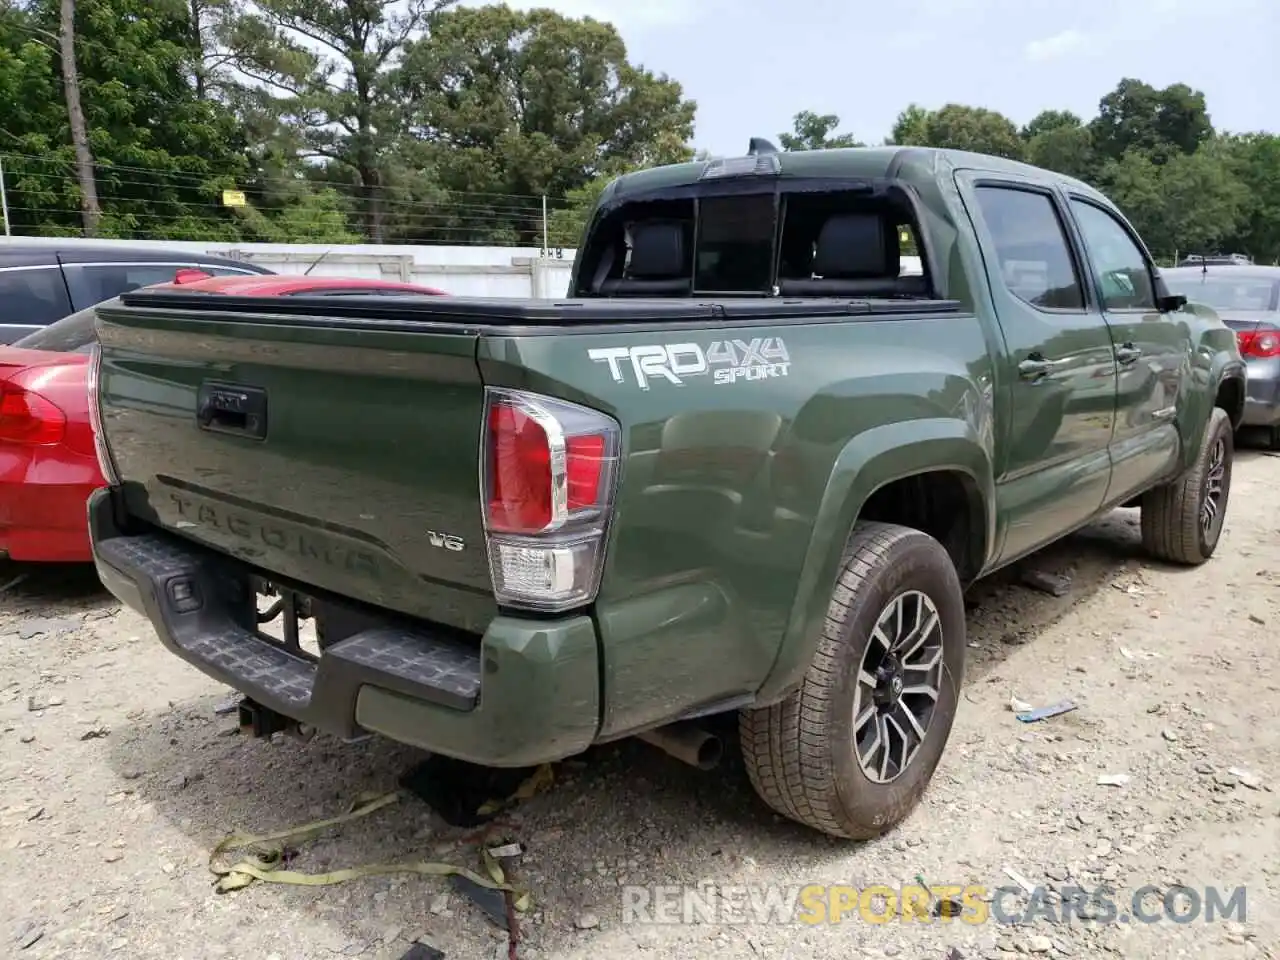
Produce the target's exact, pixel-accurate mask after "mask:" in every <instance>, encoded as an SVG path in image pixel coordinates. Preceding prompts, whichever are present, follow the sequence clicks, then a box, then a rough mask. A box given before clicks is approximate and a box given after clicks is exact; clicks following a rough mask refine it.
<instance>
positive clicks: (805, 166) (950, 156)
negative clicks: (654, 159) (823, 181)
mask: <svg viewBox="0 0 1280 960" xmlns="http://www.w3.org/2000/svg"><path fill="white" fill-rule="evenodd" d="M774 156H776V157H777V158H778V163H779V167H780V173H781V176H782V177H784V178H786V177H794V178H823V177H831V178H850V179H869V180H878V179H892V178H897V177H902V178H904V179H907V180H910V179H912V176H911V175H910V173H907V172H906V168H907V166H908V164H910V165H911V166H913V167H916V168H917V169H920V170H921V173H922V174H923V173H925V172H927V175H928V176H929V177H931V178H932V177H936V176H937V175H938V174H940V173H944V172H947V171H950V170H957V169H970V170H975V169H976V170H985V171H988V172H991V173H1006V174H1012V175H1014V176H1019V177H1028V178H1031V179H1034V180H1039V181H1041V182H1050V183H1058V184H1061V185H1062V186H1069V187H1071V188H1072V189H1073V190H1075V191H1077V192H1079V193H1083V194H1086V195H1088V196H1091V197H1094V198H1096V199H1100V200H1105V199H1106V198H1105V197H1103V195H1102V194H1100V193H1098V191H1097V190H1095V189H1094V188H1093V187H1090V186H1089V185H1088V184H1086V183H1084V182H1083V181H1081V180H1077V179H1075V178H1074V177H1068V176H1066V175H1064V174H1061V173H1055V172H1054V171H1052V170H1046V169H1044V168H1043V167H1033V166H1031V165H1030V164H1028V163H1022V162H1020V161H1017V160H1008V159H1005V158H1004V157H995V156H990V155H988V154H984V153H970V152H969V151H966V150H943V149H939V148H936V147H905V146H902V147H900V146H889V147H844V148H841V149H834V150H797V151H794V152H788V151H779V152H778V153H776V154H774ZM711 162H713V161H708V160H693V161H690V162H688V163H676V164H668V165H667V166H662V167H651V168H649V169H647V170H639V171H636V172H635V173H628V174H625V175H623V176H621V177H619V178H618V179H617V180H615V181H614V191H613V192H614V195H615V196H623V195H626V194H629V193H637V192H642V191H643V192H647V191H650V190H660V189H663V188H665V187H678V186H682V185H685V184H692V183H696V182H697V181H698V179H699V178H700V177H701V175H702V172H703V171H704V170H705V169H706V167H707V165H708V164H709V163H711Z"/></svg>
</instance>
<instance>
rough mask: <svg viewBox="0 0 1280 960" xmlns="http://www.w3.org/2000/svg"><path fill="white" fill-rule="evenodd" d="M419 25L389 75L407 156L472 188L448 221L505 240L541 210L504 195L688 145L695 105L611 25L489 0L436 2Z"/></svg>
mask: <svg viewBox="0 0 1280 960" xmlns="http://www.w3.org/2000/svg"><path fill="white" fill-rule="evenodd" d="M427 27H428V31H429V32H428V34H427V35H426V37H424V38H423V39H420V40H418V41H416V42H413V43H410V44H409V45H408V47H407V49H406V52H405V56H404V61H403V63H402V64H401V65H400V67H399V69H398V70H397V73H396V84H397V89H398V90H399V96H400V99H401V100H402V101H403V102H404V103H405V104H406V107H405V110H404V119H405V127H404V130H405V133H406V134H407V135H408V136H407V138H406V151H407V152H406V156H407V157H409V158H412V161H411V162H412V165H413V166H414V167H416V168H418V169H423V170H427V171H430V174H431V179H432V181H433V182H434V183H435V184H436V185H437V186H439V187H441V188H444V189H445V190H448V191H451V192H455V193H459V194H469V195H470V197H469V198H468V200H467V203H466V204H465V206H459V207H458V208H457V209H456V210H455V211H454V212H453V219H454V221H455V222H454V223H453V224H452V226H453V227H454V228H455V229H456V228H457V227H458V226H462V227H464V228H465V229H466V230H467V232H469V233H472V234H475V235H478V236H482V237H486V238H488V239H491V240H492V241H493V242H514V241H516V240H518V239H519V237H518V236H517V237H512V236H510V233H512V232H513V230H514V232H515V233H516V234H522V233H525V232H527V230H526V228H525V227H524V226H523V224H522V223H521V222H520V221H521V219H522V217H523V216H527V217H528V218H529V219H531V220H532V221H533V223H531V224H530V228H533V227H535V226H536V224H537V223H538V222H540V218H541V212H540V211H539V210H527V209H523V210H522V209H521V208H520V205H519V204H518V203H513V201H518V200H519V199H521V198H527V197H532V196H541V195H547V196H550V197H568V196H569V195H571V194H573V193H574V192H575V191H580V190H581V189H582V188H583V187H585V186H586V185H587V184H589V183H591V182H592V181H594V180H596V179H597V178H599V177H602V176H607V175H610V174H617V173H620V172H622V171H625V170H628V169H634V168H637V167H643V166H651V165H654V164H661V163H671V162H676V161H681V160H687V159H688V158H689V157H691V156H692V154H693V151H692V149H690V147H689V146H688V141H689V139H690V137H691V136H692V135H693V117H694V108H695V107H694V103H693V102H692V101H690V100H686V99H685V98H684V96H683V93H682V90H681V88H680V86H679V84H677V83H675V82H673V81H671V80H670V79H668V78H667V77H665V76H656V75H654V74H653V73H651V72H649V71H647V70H644V69H642V68H639V67H636V66H633V65H632V64H631V63H630V62H629V61H628V60H627V50H626V45H625V44H624V43H623V42H622V38H621V36H619V34H618V32H617V30H616V29H615V28H614V27H613V26H612V25H610V24H607V23H601V22H599V21H597V20H591V19H583V20H574V19H571V18H568V17H565V16H562V15H561V14H558V13H555V12H554V11H551V10H545V9H536V10H530V11H517V10H512V9H511V8H509V7H505V6H495V7H459V8H457V9H451V10H447V11H441V12H439V13H437V14H435V15H433V16H432V17H430V18H429V20H428V23H427ZM430 226H431V225H430V224H424V225H422V226H420V227H418V228H416V229H412V230H410V231H409V234H410V235H411V236H422V235H423V234H424V233H426V234H429V232H430ZM535 232H536V231H535ZM538 239H539V242H540V241H541V238H540V237H539V238H538Z"/></svg>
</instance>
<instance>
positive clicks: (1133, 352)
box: [1116, 343, 1142, 367]
mask: <svg viewBox="0 0 1280 960" xmlns="http://www.w3.org/2000/svg"><path fill="white" fill-rule="evenodd" d="M1141 356H1142V350H1140V349H1139V348H1138V347H1135V346H1134V345H1133V344H1132V343H1122V344H1121V345H1120V346H1118V347H1116V362H1117V363H1119V364H1121V365H1122V366H1126V367H1127V366H1129V365H1130V364H1133V363H1137V362H1138V358H1139V357H1141Z"/></svg>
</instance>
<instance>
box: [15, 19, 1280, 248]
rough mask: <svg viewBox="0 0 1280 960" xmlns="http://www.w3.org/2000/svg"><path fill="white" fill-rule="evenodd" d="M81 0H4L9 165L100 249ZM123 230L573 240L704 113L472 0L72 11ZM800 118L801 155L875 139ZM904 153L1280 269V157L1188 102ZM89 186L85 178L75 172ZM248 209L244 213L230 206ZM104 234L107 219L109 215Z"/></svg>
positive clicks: (1271, 146) (37, 225)
mask: <svg viewBox="0 0 1280 960" xmlns="http://www.w3.org/2000/svg"><path fill="white" fill-rule="evenodd" d="M61 6H62V2H61V0H0V103H3V104H4V110H3V111H0V160H2V161H3V164H4V173H5V184H6V186H7V189H8V200H9V207H10V219H11V221H12V226H13V229H14V231H15V233H17V234H20V235H21V234H75V233H80V232H82V230H83V229H84V224H85V222H86V217H85V216H83V215H82V209H81V208H82V202H83V201H84V196H83V194H84V191H82V189H81V186H80V183H79V182H78V181H77V176H76V173H77V165H76V151H75V149H74V146H73V136H72V132H73V131H72V123H71V112H70V111H69V110H68V105H67V96H66V94H67V92H68V91H67V85H66V84H65V83H64V79H63V75H64V70H63V58H62V52H63V51H62V49H61V42H60V35H59V33H60V31H59V27H60V24H59V10H60V7H61ZM74 6H75V10H74V13H75V17H74V33H75V41H74V54H75V56H74V61H75V66H76V76H77V77H78V79H79V87H80V100H81V103H82V107H83V114H84V117H85V126H86V128H87V134H88V136H87V144H85V146H87V148H88V151H89V154H90V155H91V160H92V164H91V166H92V171H93V179H92V184H93V186H94V187H95V188H96V192H97V194H98V198H99V206H100V209H101V215H100V217H99V218H98V219H97V220H96V231H97V233H98V234H100V235H103V236H115V237H148V238H173V239H178V238H181V239H196V240H228V241H232V240H270V241H287V240H295V241H297V240H302V241H306V240H311V241H315V242H323V243H344V242H353V241H357V240H386V241H415V242H436V243H439V242H446V243H449V242H452V243H472V242H485V243H512V244H516V243H518V244H521V245H539V246H540V245H541V244H542V243H543V242H544V237H545V239H546V240H547V241H548V242H549V243H550V245H551V246H562V247H567V246H573V245H574V244H575V243H576V242H577V241H578V239H579V237H580V235H581V231H582V228H583V225H584V217H585V214H586V213H587V212H588V211H589V210H590V208H591V205H592V204H593V203H594V202H595V200H596V198H598V197H599V195H600V192H601V191H602V190H603V189H604V188H605V186H606V185H607V184H608V183H609V182H610V180H611V179H613V178H614V177H615V176H617V175H618V174H620V173H624V172H626V171H628V170H632V169H636V168H640V167H646V166H652V165H655V164H661V163H669V162H673V161H681V160H687V159H690V158H691V157H692V156H693V151H692V148H691V140H692V138H693V130H694V118H695V110H696V105H695V104H694V102H693V101H691V100H690V99H688V98H687V97H686V96H685V93H684V91H683V89H682V87H681V86H680V84H679V83H678V82H676V81H675V80H673V79H671V78H669V77H667V76H665V75H662V74H657V73H654V72H653V71H650V70H647V69H645V68H644V67H643V66H642V65H639V64H636V63H634V62H633V61H632V60H631V59H630V57H629V55H628V51H627V48H626V45H625V44H624V43H623V40H622V38H621V37H620V36H619V34H618V32H617V30H616V29H615V28H614V27H613V26H612V25H610V24H608V23H604V22H601V21H599V20H596V19H592V18H590V17H583V18H572V17H566V16H563V15H561V14H558V13H555V12H552V11H550V10H547V9H521V10H516V9H512V8H511V7H508V6H506V5H494V6H474V5H467V6H463V5H461V4H460V3H458V2H457V0H76V3H75V5H74ZM840 127H841V124H840V118H839V117H838V116H837V115H835V114H831V113H817V112H814V111H808V110H801V111H799V112H798V113H796V114H795V115H794V117H793V118H792V129H791V130H790V131H787V132H785V133H781V134H780V135H779V141H780V143H781V145H782V147H783V148H784V149H786V150H791V151H796V150H815V149H827V148H832V147H851V146H858V145H860V144H859V143H858V141H857V140H856V139H855V137H854V135H853V134H852V133H847V132H845V133H842V132H839V131H840ZM888 142H889V143H893V144H902V145H912V144H914V145H923V146H934V147H949V148H955V149H961V150H971V151H976V152H979V153H986V154H994V155H997V156H1002V157H1007V158H1010V159H1014V160H1023V161H1026V162H1028V163H1032V164H1035V165H1037V166H1040V167H1044V168H1047V169H1051V170H1055V171H1058V172H1061V173H1064V174H1067V175H1069V176H1072V177H1076V178H1078V179H1080V180H1083V181H1085V182H1087V183H1090V184H1093V185H1094V186H1096V187H1098V188H1099V189H1101V190H1102V191H1103V192H1105V193H1107V194H1108V195H1109V196H1110V197H1112V199H1114V200H1115V201H1116V203H1117V204H1118V205H1119V206H1120V207H1121V209H1123V210H1124V211H1125V212H1126V213H1127V214H1128V215H1129V216H1130V218H1131V219H1132V220H1133V221H1134V222H1135V224H1136V225H1137V226H1138V227H1139V229H1140V230H1141V231H1142V234H1143V237H1144V239H1146V240H1147V242H1148V244H1149V245H1150V246H1151V248H1152V249H1153V251H1154V252H1156V254H1157V255H1158V256H1160V257H1170V256H1173V255H1174V254H1175V253H1181V252H1188V251H1224V252H1241V253H1246V254H1248V255H1250V256H1252V257H1253V258H1254V259H1255V260H1257V261H1259V262H1268V263H1269V262H1275V261H1277V260H1280V137H1277V136H1276V134H1274V133H1269V132H1226V131H1215V129H1214V127H1213V124H1212V119H1211V116H1210V114H1209V110H1208V106H1207V104H1206V103H1205V98H1204V95H1203V94H1202V93H1201V92H1200V91H1198V90H1195V89H1192V88H1191V87H1189V86H1187V85H1185V84H1172V85H1170V86H1167V87H1164V88H1158V87H1154V86H1152V85H1150V84H1148V83H1145V82H1143V81H1141V80H1138V79H1134V78H1124V79H1122V80H1120V81H1119V82H1118V83H1117V85H1116V87H1115V89H1114V90H1112V91H1111V92H1109V93H1108V94H1107V95H1106V96H1104V97H1102V98H1101V100H1100V102H1099V104H1098V109H1097V112H1096V115H1095V116H1093V117H1091V118H1084V117H1080V116H1077V115H1075V114H1073V113H1071V112H1069V111H1065V110H1060V109H1056V108H1054V106H1053V105H1052V104H1047V105H1046V109H1045V110H1044V111H1042V112H1041V113H1040V114H1039V115H1037V116H1035V117H1033V118H1032V119H1031V120H1030V121H1029V122H1028V123H1026V124H1025V126H1022V127H1021V128H1019V127H1018V126H1017V125H1016V124H1015V123H1014V122H1013V121H1012V120H1011V119H1010V118H1008V117H1005V116H1003V115H1002V114H1000V113H998V112H996V111H994V110H990V109H988V108H984V107H981V106H977V105H971V104H959V103H947V104H944V105H943V106H941V107H939V108H937V109H929V108H926V107H924V106H921V105H919V104H909V105H908V106H907V107H906V108H905V109H904V110H903V111H902V113H901V114H900V115H899V117H898V119H897V122H896V123H895V124H894V127H893V130H892V131H891V133H890V136H889V138H888ZM81 168H82V169H83V164H82V165H81ZM224 190H235V191H239V192H242V193H243V194H244V195H245V197H246V199H247V202H246V203H245V204H244V205H240V206H226V205H224V203H223V191H224ZM90 219H92V218H90Z"/></svg>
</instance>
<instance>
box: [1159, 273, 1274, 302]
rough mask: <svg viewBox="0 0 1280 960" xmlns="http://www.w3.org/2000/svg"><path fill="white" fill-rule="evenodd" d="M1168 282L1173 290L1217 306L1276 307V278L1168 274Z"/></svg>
mask: <svg viewBox="0 0 1280 960" xmlns="http://www.w3.org/2000/svg"><path fill="white" fill-rule="evenodd" d="M1165 283H1166V284H1167V285H1168V287H1169V292H1170V293H1180V294H1182V295H1183V296H1185V297H1186V298H1187V299H1188V300H1190V301H1191V302H1192V303H1202V304H1204V305H1205V306H1209V307H1213V309H1215V310H1274V309H1276V285H1277V281H1275V280H1265V279H1260V278H1258V277H1223V276H1213V275H1208V276H1205V275H1201V276H1197V277H1196V278H1195V279H1190V280H1189V279H1183V278H1178V279H1174V278H1170V277H1168V276H1166V277H1165Z"/></svg>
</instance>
